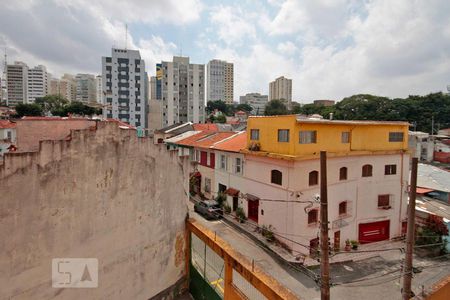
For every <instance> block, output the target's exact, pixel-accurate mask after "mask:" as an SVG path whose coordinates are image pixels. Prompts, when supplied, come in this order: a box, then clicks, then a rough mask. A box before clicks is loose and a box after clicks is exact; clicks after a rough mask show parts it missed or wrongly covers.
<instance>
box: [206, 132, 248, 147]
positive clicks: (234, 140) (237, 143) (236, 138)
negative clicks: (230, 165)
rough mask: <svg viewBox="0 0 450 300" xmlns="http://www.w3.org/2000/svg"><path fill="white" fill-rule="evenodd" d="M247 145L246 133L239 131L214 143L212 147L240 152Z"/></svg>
mask: <svg viewBox="0 0 450 300" xmlns="http://www.w3.org/2000/svg"><path fill="white" fill-rule="evenodd" d="M246 146H247V133H246V132H245V131H242V132H239V133H237V134H235V135H233V136H231V137H229V138H227V139H225V140H223V141H220V142H218V143H216V144H215V145H214V146H213V147H212V148H214V149H217V150H222V151H229V152H240V151H241V150H242V149H245V147H246Z"/></svg>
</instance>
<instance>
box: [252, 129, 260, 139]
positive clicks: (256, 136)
mask: <svg viewBox="0 0 450 300" xmlns="http://www.w3.org/2000/svg"><path fill="white" fill-rule="evenodd" d="M250 139H251V140H252V141H257V140H259V129H250Z"/></svg>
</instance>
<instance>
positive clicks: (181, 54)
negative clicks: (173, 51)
mask: <svg viewBox="0 0 450 300" xmlns="http://www.w3.org/2000/svg"><path fill="white" fill-rule="evenodd" d="M180 56H183V43H180Z"/></svg>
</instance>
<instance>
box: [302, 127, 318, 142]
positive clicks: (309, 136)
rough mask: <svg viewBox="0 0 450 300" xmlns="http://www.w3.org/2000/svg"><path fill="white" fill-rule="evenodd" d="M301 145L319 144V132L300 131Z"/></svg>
mask: <svg viewBox="0 0 450 300" xmlns="http://www.w3.org/2000/svg"><path fill="white" fill-rule="evenodd" d="M299 138H300V139H299V143H300V144H315V143H316V142H317V131H315V130H314V131H300V137H299Z"/></svg>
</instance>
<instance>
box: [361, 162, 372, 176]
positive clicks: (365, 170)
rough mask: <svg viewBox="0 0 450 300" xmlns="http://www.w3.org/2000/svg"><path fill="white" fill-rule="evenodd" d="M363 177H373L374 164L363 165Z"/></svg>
mask: <svg viewBox="0 0 450 300" xmlns="http://www.w3.org/2000/svg"><path fill="white" fill-rule="evenodd" d="M362 177H372V165H364V166H363V167H362Z"/></svg>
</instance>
